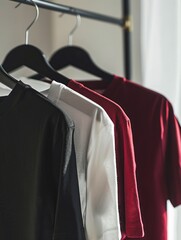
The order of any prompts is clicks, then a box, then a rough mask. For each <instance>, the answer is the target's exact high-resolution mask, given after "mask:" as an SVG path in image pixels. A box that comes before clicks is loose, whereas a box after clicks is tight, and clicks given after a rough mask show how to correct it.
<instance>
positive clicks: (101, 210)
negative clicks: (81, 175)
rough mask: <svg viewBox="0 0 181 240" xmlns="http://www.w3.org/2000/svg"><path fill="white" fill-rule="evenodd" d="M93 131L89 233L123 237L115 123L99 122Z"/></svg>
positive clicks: (105, 238)
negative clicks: (105, 124) (119, 203)
mask: <svg viewBox="0 0 181 240" xmlns="http://www.w3.org/2000/svg"><path fill="white" fill-rule="evenodd" d="M99 119H100V118H99ZM92 130H93V131H92V133H91V137H90V143H89V150H88V167H87V207H86V236H87V239H97V240H110V239H114V240H119V239H120V237H121V236H120V224H119V215H118V199H117V198H118V196H117V174H116V159H115V142H114V126H113V124H112V123H110V124H109V125H107V126H104V127H102V126H101V124H100V122H99V123H98V121H96V124H94V126H93V129H92Z"/></svg>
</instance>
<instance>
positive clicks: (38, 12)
mask: <svg viewBox="0 0 181 240" xmlns="http://www.w3.org/2000/svg"><path fill="white" fill-rule="evenodd" d="M30 1H31V2H32V3H33V5H34V6H35V9H36V15H35V18H34V19H33V21H32V22H31V23H30V25H29V26H28V27H27V29H26V31H25V44H26V45H28V40H29V30H30V28H31V27H32V26H33V24H34V23H36V21H37V20H38V18H39V15H40V11H39V8H38V6H37V5H36V3H35V2H34V1H33V0H30ZM20 4H21V3H19V4H18V5H17V6H15V8H17V7H19V6H20Z"/></svg>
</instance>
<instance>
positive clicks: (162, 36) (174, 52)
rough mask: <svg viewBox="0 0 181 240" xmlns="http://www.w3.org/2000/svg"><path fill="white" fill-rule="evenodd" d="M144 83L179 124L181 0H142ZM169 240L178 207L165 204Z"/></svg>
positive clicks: (177, 225) (176, 235)
mask: <svg viewBox="0 0 181 240" xmlns="http://www.w3.org/2000/svg"><path fill="white" fill-rule="evenodd" d="M141 68H142V83H143V85H144V86H146V87H148V88H150V89H153V90H156V91H157V92H160V93H162V94H163V95H165V96H166V97H167V98H168V99H169V100H170V102H171V103H172V105H173V107H174V111H175V115H176V116H177V117H178V119H179V121H180V123H181V1H180V0H151V1H148V0H141ZM168 240H181V207H177V208H175V209H173V208H172V206H171V204H170V203H168Z"/></svg>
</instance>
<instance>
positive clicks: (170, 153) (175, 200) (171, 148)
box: [165, 102, 181, 207]
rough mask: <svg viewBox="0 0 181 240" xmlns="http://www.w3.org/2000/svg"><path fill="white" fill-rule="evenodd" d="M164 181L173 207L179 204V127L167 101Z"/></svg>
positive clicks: (180, 134)
mask: <svg viewBox="0 0 181 240" xmlns="http://www.w3.org/2000/svg"><path fill="white" fill-rule="evenodd" d="M166 114H167V119H168V120H167V135H166V151H165V152H166V156H165V157H166V178H167V179H166V182H167V193H168V199H169V200H170V201H171V203H172V205H173V206H174V207H176V206H178V205H180V204H181V128H180V124H179V122H178V120H177V118H176V117H175V115H174V112H173V108H172V106H171V104H170V103H169V102H167V103H166Z"/></svg>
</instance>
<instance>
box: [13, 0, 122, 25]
mask: <svg viewBox="0 0 181 240" xmlns="http://www.w3.org/2000/svg"><path fill="white" fill-rule="evenodd" d="M11 1H13V2H19V3H24V4H28V5H33V3H32V1H31V0H11ZM33 1H34V3H36V5H37V6H38V7H40V8H44V9H48V10H52V11H56V12H62V13H66V14H71V15H80V16H81V17H85V18H90V19H94V20H99V21H103V22H107V23H112V24H116V25H119V26H124V19H118V18H114V17H110V16H106V15H103V14H99V13H95V12H90V11H86V10H82V9H78V8H74V7H69V6H65V5H62V4H57V3H52V2H48V1H40V0H33Z"/></svg>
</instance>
